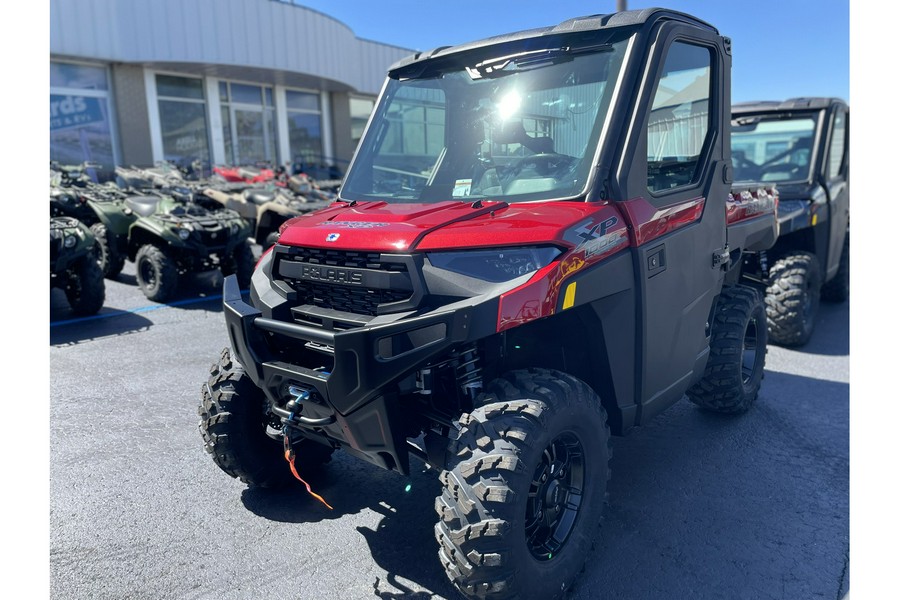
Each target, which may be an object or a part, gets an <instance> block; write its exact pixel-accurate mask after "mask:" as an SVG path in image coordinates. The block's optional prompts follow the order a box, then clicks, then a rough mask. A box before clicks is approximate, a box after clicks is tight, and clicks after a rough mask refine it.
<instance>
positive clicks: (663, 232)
mask: <svg viewBox="0 0 900 600" xmlns="http://www.w3.org/2000/svg"><path fill="white" fill-rule="evenodd" d="M656 36H657V37H656V40H655V42H654V43H653V44H652V45H651V51H650V55H649V56H648V58H647V60H646V61H645V66H644V72H643V75H642V80H641V82H640V84H639V86H638V94H637V96H636V105H635V108H634V110H633V115H634V118H633V120H632V123H631V126H630V129H629V131H628V133H627V138H628V145H626V146H625V149H624V151H623V154H622V155H621V157H620V159H619V163H618V173H617V175H616V177H615V185H613V190H614V194H615V196H618V197H614V198H613V199H614V200H616V201H617V204H618V206H619V207H620V208H621V210H622V213H623V215H624V216H625V218H626V220H627V221H628V222H629V223H628V225H629V228H630V230H631V234H632V236H633V238H632V245H633V261H634V269H635V279H636V283H637V289H638V291H639V293H638V294H637V302H638V306H637V307H636V308H637V314H638V315H639V319H638V321H639V325H638V332H637V334H638V340H639V343H638V344H637V354H638V355H637V356H636V364H637V365H638V375H637V381H636V387H637V390H638V392H637V396H638V400H639V403H640V409H639V414H638V416H637V422H638V423H640V422H642V421H645V420H646V419H648V418H650V417H651V416H653V415H655V414H657V413H658V412H660V411H662V410H663V409H665V408H666V407H668V406H669V405H671V404H673V403H674V402H676V401H677V400H679V399H680V398H681V397H682V396H683V394H684V392H685V391H686V390H687V389H688V387H690V385H691V384H693V383H694V382H695V381H696V380H698V379H699V378H700V377H701V376H702V374H703V370H704V368H705V365H706V359H707V356H708V353H709V325H708V323H709V319H710V314H711V311H712V308H713V305H714V302H715V300H716V297H717V295H718V294H719V291H720V289H721V286H722V282H723V278H724V272H723V270H722V268H721V267H720V266H717V265H715V264H714V260H713V257H714V256H721V255H722V253H723V252H724V251H725V247H726V227H725V207H726V199H727V197H728V193H729V191H730V184H729V181H730V178H731V175H730V168H731V165H730V148H729V141H730V140H729V136H730V132H729V128H728V118H729V116H730V104H729V101H730V83H729V74H730V68H731V60H730V56H729V55H728V53H727V51H726V46H725V44H726V43H727V41H726V40H724V38H721V37H720V36H718V35H717V34H716V33H715V32H714V31H708V32H706V31H703V30H702V29H700V28H698V27H687V26H683V25H678V24H674V23H663V24H661V25H660V26H659V27H658V28H657V30H656Z"/></svg>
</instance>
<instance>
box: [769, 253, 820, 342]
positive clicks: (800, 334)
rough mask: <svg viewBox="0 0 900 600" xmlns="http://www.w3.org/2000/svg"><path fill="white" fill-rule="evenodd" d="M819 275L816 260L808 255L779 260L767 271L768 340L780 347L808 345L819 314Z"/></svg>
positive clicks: (795, 254)
mask: <svg viewBox="0 0 900 600" xmlns="http://www.w3.org/2000/svg"><path fill="white" fill-rule="evenodd" d="M821 288H822V275H821V271H820V269H819V260H818V259H817V258H816V257H815V255H813V254H810V253H808V252H796V253H794V254H789V255H787V256H784V257H782V258H781V259H779V260H778V261H776V262H775V264H774V265H772V268H771V269H769V286H768V287H767V288H766V317H767V320H768V327H769V339H770V340H771V341H772V343H774V344H778V345H780V346H802V345H803V344H805V343H806V342H808V341H809V338H810V336H811V335H812V332H813V329H814V328H815V324H816V314H817V313H818V312H819V297H820V295H821Z"/></svg>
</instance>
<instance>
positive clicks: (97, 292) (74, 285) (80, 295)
mask: <svg viewBox="0 0 900 600" xmlns="http://www.w3.org/2000/svg"><path fill="white" fill-rule="evenodd" d="M65 292H66V298H67V299H68V300H69V306H71V307H72V312H73V313H75V314H76V315H79V316H81V315H93V314H96V313H97V312H98V311H99V310H100V309H101V308H102V307H103V302H104V301H105V300H106V285H105V284H104V283H103V271H102V270H101V269H100V263H99V262H97V254H96V252H89V253H88V254H87V255H86V256H83V257H82V258H81V259H79V260H78V261H77V262H76V263H75V264H74V265H73V267H72V271H71V272H70V273H69V276H68V281H67V283H66V288H65Z"/></svg>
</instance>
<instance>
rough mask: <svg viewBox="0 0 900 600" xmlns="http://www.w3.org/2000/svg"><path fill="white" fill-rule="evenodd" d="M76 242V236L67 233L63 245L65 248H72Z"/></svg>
mask: <svg viewBox="0 0 900 600" xmlns="http://www.w3.org/2000/svg"><path fill="white" fill-rule="evenodd" d="M77 243H78V238H76V237H75V236H74V235H67V236H66V239H65V240H63V245H64V246H65V247H66V248H74V247H75V244H77Z"/></svg>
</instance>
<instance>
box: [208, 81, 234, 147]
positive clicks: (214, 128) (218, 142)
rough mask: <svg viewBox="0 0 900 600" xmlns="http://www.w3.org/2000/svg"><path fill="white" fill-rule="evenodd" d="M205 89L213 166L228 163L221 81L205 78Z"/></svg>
mask: <svg viewBox="0 0 900 600" xmlns="http://www.w3.org/2000/svg"><path fill="white" fill-rule="evenodd" d="M203 87H204V89H205V92H206V94H205V95H206V119H207V121H209V143H210V146H209V152H210V157H209V158H210V162H211V163H212V164H213V165H224V164H227V163H228V157H227V156H225V135H224V132H223V130H222V103H221V99H220V98H219V80H218V79H216V78H215V77H204V78H203Z"/></svg>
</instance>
